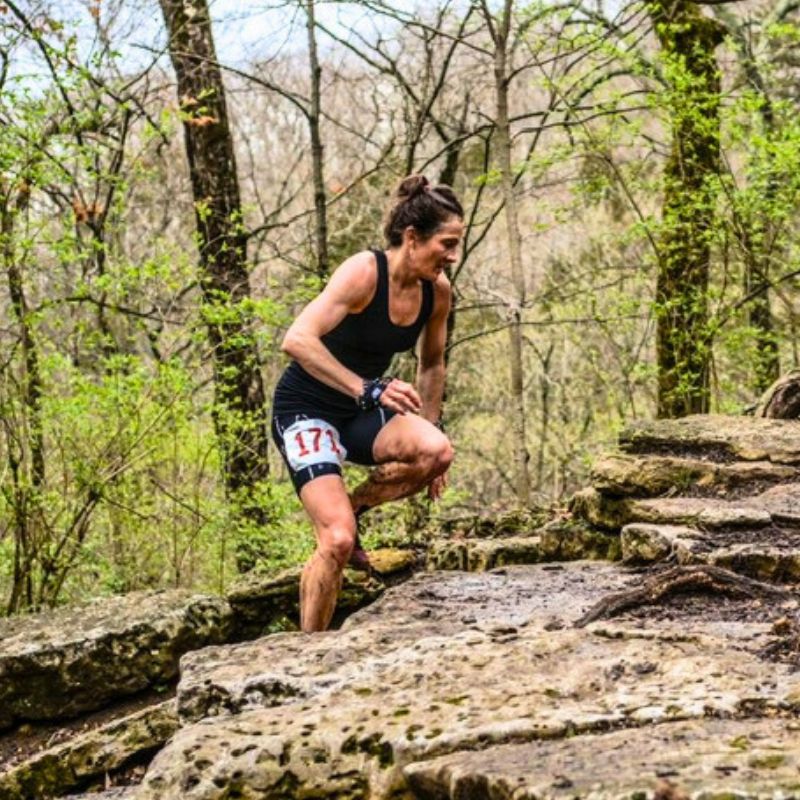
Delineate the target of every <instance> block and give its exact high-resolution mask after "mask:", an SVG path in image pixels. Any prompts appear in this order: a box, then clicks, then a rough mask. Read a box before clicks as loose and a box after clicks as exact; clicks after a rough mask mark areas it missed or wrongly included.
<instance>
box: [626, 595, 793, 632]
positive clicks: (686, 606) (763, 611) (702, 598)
mask: <svg viewBox="0 0 800 800" xmlns="http://www.w3.org/2000/svg"><path fill="white" fill-rule="evenodd" d="M784 613H785V612H784V611H783V610H782V609H780V608H779V607H776V606H772V605H770V604H768V603H764V602H763V601H762V600H757V599H750V598H735V597H725V596H724V595H720V594H716V593H710V592H704V593H697V594H676V595H672V596H670V597H668V598H665V599H664V600H662V601H661V602H660V603H658V604H657V605H646V606H639V607H638V608H632V609H629V610H628V611H623V612H622V613H621V614H619V616H617V617H616V618H615V619H617V620H618V621H620V622H637V623H642V624H641V625H637V627H644V623H653V622H686V621H692V620H697V619H702V620H706V621H708V622H744V623H773V622H775V621H776V620H778V619H779V618H780V617H782V616H783V614H784Z"/></svg>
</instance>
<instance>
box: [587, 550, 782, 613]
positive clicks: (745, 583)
mask: <svg viewBox="0 0 800 800" xmlns="http://www.w3.org/2000/svg"><path fill="white" fill-rule="evenodd" d="M691 592H716V593H718V594H724V595H728V596H730V597H749V598H769V599H770V600H774V601H786V600H791V599H793V595H792V594H791V593H790V592H788V591H787V590H786V589H781V588H780V587H778V586H773V585H771V584H769V583H763V582H762V581H756V580H753V579H752V578H747V577H745V576H744V575H737V574H736V573H735V572H731V571H730V570H727V569H723V568H722V567H714V566H711V565H708V564H697V565H694V564H693V565H687V566H680V567H672V568H670V569H667V570H664V571H663V572H659V573H657V574H656V575H653V576H651V577H649V578H648V579H647V580H646V581H645V582H644V583H643V584H642V585H641V586H639V587H638V588H636V589H629V590H628V591H625V592H617V593H616V594H610V595H607V596H606V597H604V598H603V599H602V600H600V601H599V602H597V603H596V604H595V605H594V606H592V608H590V609H589V610H588V611H587V612H586V613H585V614H584V615H583V616H582V617H581V618H580V619H579V620H578V621H577V622H576V623H575V627H576V628H582V627H584V626H585V625H588V624H589V623H590V622H594V621H595V620H598V619H609V618H610V617H614V616H616V615H617V614H621V613H622V612H623V611H627V610H628V609H629V608H636V607H637V606H643V605H653V604H655V603H659V602H661V601H662V600H664V599H665V598H667V597H670V596H671V595H674V594H689V593H691Z"/></svg>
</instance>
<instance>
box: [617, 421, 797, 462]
mask: <svg viewBox="0 0 800 800" xmlns="http://www.w3.org/2000/svg"><path fill="white" fill-rule="evenodd" d="M619 442H620V447H622V449H623V450H625V451H627V452H631V453H644V452H646V453H651V454H664V455H673V456H675V455H679V456H694V457H699V456H702V457H704V458H708V459H710V460H715V461H731V460H737V459H739V460H742V461H771V462H772V463H774V464H800V423H798V422H797V421H795V420H778V419H764V418H754V417H736V416H725V415H722V414H696V415H692V416H688V417H682V418H680V419H659V420H652V421H639V422H634V423H632V424H630V425H628V426H627V427H626V428H625V429H624V430H623V431H622V433H621V434H620V438H619Z"/></svg>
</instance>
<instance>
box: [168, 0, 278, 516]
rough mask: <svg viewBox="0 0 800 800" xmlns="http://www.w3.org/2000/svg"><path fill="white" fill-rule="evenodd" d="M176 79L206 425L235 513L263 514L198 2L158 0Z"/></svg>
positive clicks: (222, 107) (240, 257) (258, 406)
mask: <svg viewBox="0 0 800 800" xmlns="http://www.w3.org/2000/svg"><path fill="white" fill-rule="evenodd" d="M160 2H161V9H162V11H163V14H164V19H165V21H166V24H167V30H168V33H169V51H170V57H171V59H172V64H173V67H174V69H175V74H176V76H177V81H178V95H179V97H180V104H181V111H182V115H183V129H184V135H185V141H186V153H187V156H188V161H189V172H190V176H191V184H192V195H193V198H194V206H195V212H196V222H197V232H198V239H199V249H200V254H199V255H200V270H201V285H202V291H203V316H204V321H205V323H206V326H207V332H208V339H209V342H210V344H211V348H212V353H213V360H214V389H215V414H214V423H215V427H216V432H217V436H218V438H219V442H220V446H221V448H222V453H223V463H224V479H225V486H226V489H227V492H228V495H229V497H231V499H233V500H235V501H236V502H237V503H238V504H239V505H238V510H239V512H240V513H241V514H242V515H243V516H244V517H245V518H246V519H249V520H251V521H254V522H256V523H259V524H260V523H263V522H265V521H266V520H267V518H268V513H267V509H264V508H263V507H260V506H259V504H258V501H257V499H256V494H255V492H254V490H255V488H256V486H257V485H258V484H259V482H261V481H264V480H265V479H266V478H267V476H268V469H269V467H268V462H267V447H268V441H269V437H268V430H267V424H266V417H265V398H264V387H263V382H262V377H261V371H260V362H259V357H258V351H257V347H256V342H255V338H254V336H253V332H252V326H251V317H250V313H249V311H248V310H247V309H248V300H249V298H250V280H249V274H248V268H247V252H246V248H247V241H246V237H245V232H244V229H243V226H242V211H241V205H240V200H239V187H238V183H237V172H236V160H235V158H234V151H233V141H232V137H231V131H230V128H229V125H228V116H227V109H226V103H225V90H224V86H223V83H222V74H221V72H220V69H219V66H218V65H217V61H216V55H215V52H214V42H213V38H212V32H211V21H210V18H209V14H208V7H207V5H206V0H160Z"/></svg>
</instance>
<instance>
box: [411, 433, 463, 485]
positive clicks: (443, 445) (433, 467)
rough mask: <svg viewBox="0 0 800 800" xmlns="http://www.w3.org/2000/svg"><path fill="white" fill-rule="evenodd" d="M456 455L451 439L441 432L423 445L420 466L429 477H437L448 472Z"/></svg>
mask: <svg viewBox="0 0 800 800" xmlns="http://www.w3.org/2000/svg"><path fill="white" fill-rule="evenodd" d="M454 455H455V453H454V451H453V445H451V444H450V440H449V439H448V438H447V437H446V436H444V435H441V434H440V435H439V436H436V437H431V438H430V439H428V440H427V441H426V442H425V443H424V445H423V446H422V448H421V452H420V454H419V461H420V466H421V468H422V470H423V471H424V472H425V473H426V474H427V475H428V476H429V477H431V478H435V477H437V476H439V475H441V474H443V473H445V472H447V470H448V469H449V467H450V464H452V463H453V456H454Z"/></svg>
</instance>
